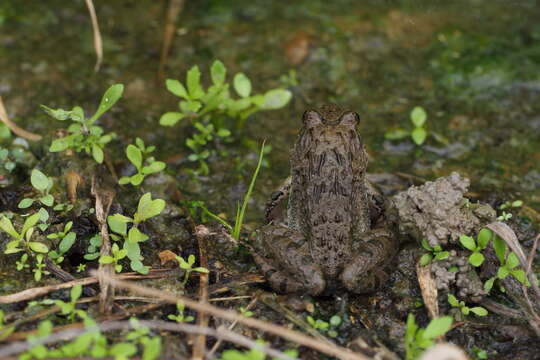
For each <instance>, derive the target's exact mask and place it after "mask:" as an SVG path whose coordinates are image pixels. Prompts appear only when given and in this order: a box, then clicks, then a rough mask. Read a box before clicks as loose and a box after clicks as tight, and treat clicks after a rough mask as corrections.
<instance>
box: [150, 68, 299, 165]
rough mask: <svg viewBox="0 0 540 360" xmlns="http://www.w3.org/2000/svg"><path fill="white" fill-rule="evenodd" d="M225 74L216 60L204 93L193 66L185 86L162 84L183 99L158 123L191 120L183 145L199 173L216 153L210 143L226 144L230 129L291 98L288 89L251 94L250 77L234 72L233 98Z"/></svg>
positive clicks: (173, 83) (165, 123)
mask: <svg viewBox="0 0 540 360" xmlns="http://www.w3.org/2000/svg"><path fill="white" fill-rule="evenodd" d="M226 75H227V69H226V67H225V65H223V63H222V62H221V61H219V60H216V61H214V63H213V64H212V66H211V68H210V77H211V79H212V85H211V86H210V87H209V88H208V89H207V90H204V88H203V87H202V85H201V82H200V78H201V72H200V70H199V67H198V66H196V65H195V66H193V67H192V68H191V69H190V70H189V71H188V72H187V74H186V82H185V84H186V86H184V85H183V84H182V83H181V82H180V81H178V80H173V79H167V80H166V82H165V85H166V87H167V90H169V91H170V92H171V93H173V94H174V95H176V96H178V97H180V98H181V99H182V100H181V101H180V103H179V109H180V111H177V112H167V113H165V114H163V115H162V116H161V118H160V120H159V122H160V124H161V125H163V126H173V125H175V124H176V123H177V122H178V121H180V120H182V119H189V120H190V121H191V123H192V125H193V127H194V129H195V132H194V134H193V135H192V137H190V138H188V139H187V140H186V146H187V147H188V148H189V149H190V150H191V151H193V153H192V154H191V155H190V156H189V160H190V161H194V162H198V163H199V169H198V172H200V173H202V174H207V173H208V171H209V170H208V165H207V164H206V159H207V158H208V157H210V156H211V155H213V154H215V153H216V150H214V149H211V148H209V144H210V142H211V141H213V140H215V139H223V140H225V141H226V140H227V139H228V138H229V137H230V136H231V130H230V129H231V128H232V127H234V128H235V129H237V130H241V129H242V128H243V127H244V124H245V121H246V120H247V118H248V117H249V116H250V115H252V114H254V113H256V112H258V111H262V110H275V109H279V108H282V107H284V106H285V105H287V103H288V102H289V101H290V99H291V97H292V93H291V92H290V91H289V90H286V89H282V88H275V89H272V90H269V91H267V92H265V93H264V94H255V95H254V94H252V85H251V81H250V80H249V78H248V77H247V76H246V75H245V74H243V73H237V74H235V75H234V77H233V82H232V88H233V89H234V90H235V92H236V94H237V95H238V97H239V98H238V99H234V98H233V97H232V96H231V93H230V91H229V88H230V87H231V85H230V84H229V83H227V82H226Z"/></svg>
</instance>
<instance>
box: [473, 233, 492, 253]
mask: <svg viewBox="0 0 540 360" xmlns="http://www.w3.org/2000/svg"><path fill="white" fill-rule="evenodd" d="M492 236H493V233H492V232H491V230H489V229H482V230H480V232H479V233H478V237H477V240H478V247H479V248H480V249H485V248H486V246H487V245H488V243H489V240H491V237H492Z"/></svg>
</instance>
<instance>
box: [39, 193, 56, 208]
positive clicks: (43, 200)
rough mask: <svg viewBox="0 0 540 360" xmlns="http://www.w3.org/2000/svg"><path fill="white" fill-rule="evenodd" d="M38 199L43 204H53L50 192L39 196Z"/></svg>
mask: <svg viewBox="0 0 540 360" xmlns="http://www.w3.org/2000/svg"><path fill="white" fill-rule="evenodd" d="M39 201H40V202H41V203H42V204H43V205H45V206H53V204H54V197H53V196H52V195H51V194H48V195H45V196H42V197H40V198H39Z"/></svg>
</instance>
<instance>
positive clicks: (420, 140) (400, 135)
mask: <svg viewBox="0 0 540 360" xmlns="http://www.w3.org/2000/svg"><path fill="white" fill-rule="evenodd" d="M409 119H410V121H411V123H412V125H413V129H412V130H405V129H401V128H398V129H394V130H390V131H387V132H386V133H385V134H384V137H385V138H386V139H388V140H401V139H405V138H407V137H410V138H411V139H412V141H414V143H415V144H416V145H418V146H421V145H423V144H424V143H425V141H426V139H427V137H428V135H431V136H432V137H433V138H434V139H435V140H436V141H438V142H440V143H442V144H445V145H447V144H448V140H447V139H446V138H445V137H444V136H442V135H440V134H437V133H435V132H433V131H431V132H429V133H428V131H427V130H426V127H425V125H426V121H427V113H426V110H424V108H423V107H421V106H415V107H414V108H413V109H412V110H411V113H410V115H409Z"/></svg>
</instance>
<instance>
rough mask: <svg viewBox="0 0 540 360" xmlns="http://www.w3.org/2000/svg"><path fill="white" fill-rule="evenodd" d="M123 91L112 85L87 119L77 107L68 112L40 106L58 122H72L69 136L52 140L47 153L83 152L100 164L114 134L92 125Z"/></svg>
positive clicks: (118, 86)
mask: <svg viewBox="0 0 540 360" xmlns="http://www.w3.org/2000/svg"><path fill="white" fill-rule="evenodd" d="M123 91H124V85H122V84H115V85H112V86H111V87H110V88H109V89H107V91H105V94H103V97H102V98H101V102H100V104H99V107H98V109H97V111H96V113H95V114H94V115H92V117H90V118H88V119H87V118H85V116H84V111H83V109H82V108H81V107H79V106H75V107H74V108H73V109H71V110H69V111H68V110H62V109H51V108H49V107H47V106H45V105H41V107H42V108H43V109H44V110H45V112H46V113H47V114H49V115H50V116H52V117H53V118H55V119H57V120H60V121H65V120H68V119H69V120H71V121H72V123H71V124H70V125H69V127H68V129H67V131H68V133H69V135H67V136H65V137H62V138H60V139H55V140H53V142H52V143H51V147H50V148H49V151H51V152H58V151H64V150H67V149H73V150H75V151H76V152H81V151H83V150H84V151H85V152H86V153H87V154H89V155H90V154H91V155H92V157H93V158H94V160H95V161H96V162H97V163H99V164H101V163H102V162H103V158H104V154H103V149H104V147H105V145H106V144H108V143H109V142H110V141H111V140H112V139H113V138H114V137H115V134H114V133H110V134H103V129H102V128H101V127H100V126H97V125H94V124H95V122H96V121H97V120H98V119H99V118H100V117H101V116H102V115H103V114H104V113H105V112H107V111H108V110H109V109H110V108H111V107H112V106H113V105H114V104H115V103H116V102H117V101H118V100H119V99H120V98H121V97H122V92H123Z"/></svg>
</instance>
